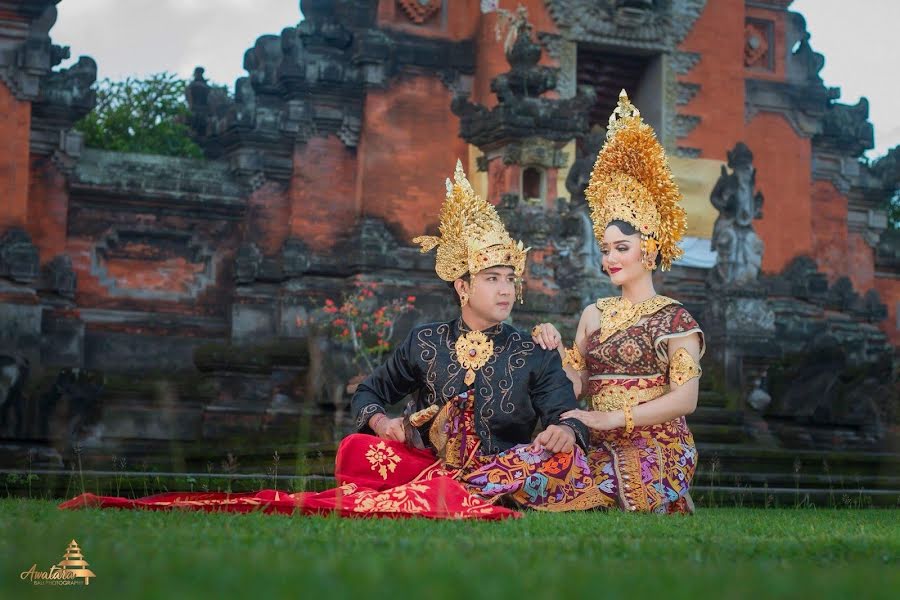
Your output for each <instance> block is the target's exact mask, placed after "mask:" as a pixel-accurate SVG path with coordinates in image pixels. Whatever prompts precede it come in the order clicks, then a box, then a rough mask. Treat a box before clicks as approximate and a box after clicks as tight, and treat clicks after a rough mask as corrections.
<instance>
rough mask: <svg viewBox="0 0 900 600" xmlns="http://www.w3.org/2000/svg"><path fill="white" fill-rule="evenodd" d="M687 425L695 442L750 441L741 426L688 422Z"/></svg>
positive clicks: (730, 442) (734, 442) (724, 442)
mask: <svg viewBox="0 0 900 600" xmlns="http://www.w3.org/2000/svg"><path fill="white" fill-rule="evenodd" d="M688 427H690V429H691V433H693V434H694V441H695V442H696V443H697V444H703V443H709V444H741V443H746V442H749V441H750V436H749V435H748V434H747V432H745V431H744V429H743V428H742V427H736V426H734V425H723V424H717V423H703V422H701V423H693V422H689V423H688Z"/></svg>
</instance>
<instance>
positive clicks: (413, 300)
mask: <svg viewBox="0 0 900 600" xmlns="http://www.w3.org/2000/svg"><path fill="white" fill-rule="evenodd" d="M406 301H407V302H409V303H410V304H412V303H413V302H415V301H416V297H415V296H407V297H406Z"/></svg>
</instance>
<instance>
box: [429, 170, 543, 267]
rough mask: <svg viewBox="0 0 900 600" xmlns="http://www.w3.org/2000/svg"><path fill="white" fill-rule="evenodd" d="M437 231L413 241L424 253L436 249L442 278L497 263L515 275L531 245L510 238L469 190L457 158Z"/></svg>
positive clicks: (490, 207) (495, 216)
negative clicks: (512, 271) (436, 233)
mask: <svg viewBox="0 0 900 600" xmlns="http://www.w3.org/2000/svg"><path fill="white" fill-rule="evenodd" d="M439 230H440V236H430V235H423V236H419V237H417V238H414V239H413V243H415V244H419V245H420V246H421V247H422V252H423V253H425V252H429V251H431V250H433V249H434V248H437V258H436V259H435V271H437V274H438V277H440V278H441V279H443V280H444V281H455V280H456V279H459V278H460V277H462V276H463V275H465V274H466V273H470V274H472V275H475V274H476V273H478V272H480V271H483V270H484V269H487V268H489V267H495V266H500V265H504V266H509V267H512V268H513V270H514V271H515V274H516V276H517V277H521V276H522V274H523V273H524V272H525V257H526V254H527V253H528V250H530V248H525V247H524V246H523V245H522V242H521V241H520V242H515V241H513V239H512V238H511V237H510V235H509V233H508V232H507V231H506V227H504V225H503V222H502V221H501V220H500V216H499V215H498V214H497V211H496V210H495V209H494V206H493V205H492V204H491V203H490V202H487V201H486V200H484V199H483V198H481V196H479V195H478V194H476V193H475V190H473V189H472V184H470V183H469V180H468V179H466V174H465V172H464V171H463V168H462V162H461V161H459V160H457V161H456V171H455V172H454V174H453V182H451V181H450V180H449V179H448V180H447V198H446V200H445V201H444V205H443V207H441V215H440V226H439Z"/></svg>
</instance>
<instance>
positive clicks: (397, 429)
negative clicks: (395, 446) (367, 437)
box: [369, 413, 406, 442]
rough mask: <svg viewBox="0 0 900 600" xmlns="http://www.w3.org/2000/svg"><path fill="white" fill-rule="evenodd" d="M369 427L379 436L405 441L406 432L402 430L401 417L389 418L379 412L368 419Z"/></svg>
mask: <svg viewBox="0 0 900 600" xmlns="http://www.w3.org/2000/svg"><path fill="white" fill-rule="evenodd" d="M369 427H370V428H371V429H372V431H374V432H375V435H377V436H378V437H380V438H384V439H386V440H394V441H395V442H405V441H406V432H405V431H403V417H397V418H396V419H389V418H388V417H387V416H386V415H384V414H381V413H379V414H377V415H375V416H373V417H372V418H371V419H369Z"/></svg>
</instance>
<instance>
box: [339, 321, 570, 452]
mask: <svg viewBox="0 0 900 600" xmlns="http://www.w3.org/2000/svg"><path fill="white" fill-rule="evenodd" d="M467 331H469V329H468V328H467V327H466V326H465V324H464V323H463V322H462V319H461V318H459V319H456V320H455V321H450V322H448V323H430V324H427V325H419V326H417V327H414V328H413V330H412V331H411V332H410V334H409V336H408V337H407V338H406V340H405V341H404V342H403V343H402V344H401V345H400V346H399V347H397V349H396V350H395V351H394V353H393V354H392V355H391V357H390V358H389V359H388V360H387V361H385V363H384V364H382V365H381V366H379V367H378V368H377V369H375V371H374V372H373V373H372V374H371V375H370V376H369V377H368V378H366V380H365V381H363V382H362V383H361V384H360V385H359V387H358V388H357V391H356V394H355V395H354V396H353V400H352V402H351V408H352V411H353V414H354V415H356V424H357V430H358V431H362V432H371V430H370V429H369V427H368V422H369V419H370V418H371V417H372V415H374V414H376V413H383V412H385V410H384V407H385V406H386V405H388V404H395V403H397V402H400V401H401V400H402V399H403V398H404V397H406V396H407V395H409V394H415V396H414V398H415V399H414V402H415V406H414V407H413V410H422V409H423V408H427V407H428V406H431V405H433V404H438V405H443V404H444V403H445V402H447V400H449V399H452V398H454V397H456V396H457V395H458V394H460V393H462V392H464V391H466V385H465V383H464V382H463V378H464V377H465V369H463V368H462V367H461V366H460V365H459V363H458V362H457V361H456V352H455V351H454V345H455V343H456V340H457V338H458V337H459V336H460V335H461V334H465V333H466V332H467ZM484 333H485V334H486V335H487V336H488V337H489V338H491V339H493V341H494V354H493V356H492V357H491V358H490V359H489V360H488V362H487V364H485V365H484V366H483V367H482V368H481V369H479V370H478V371H476V373H475V381H474V383H473V384H472V385H471V386H469V387H470V388H471V389H474V390H475V407H474V411H475V428H476V431H477V433H478V437H479V438H480V439H481V447H482V452H484V453H485V454H498V453H500V452H502V451H504V450H507V449H509V448H511V447H512V446H515V445H517V444H527V443H529V442H531V438H532V434H533V433H534V430H535V426H536V425H537V421H538V418H540V420H541V425H542V426H543V427H544V428H546V427H547V426H548V425H560V424H564V425H568V426H569V427H571V428H572V429H573V430H574V431H575V439H576V441H577V442H578V445H579V446H581V447H582V448H584V449H587V441H588V430H587V427H586V426H585V425H584V424H583V423H582V422H581V421H578V420H575V419H560V415H561V414H562V413H564V412H566V411H567V410H572V409H574V408H577V404H576V399H575V392H574V390H573V389H572V383H571V382H570V381H569V379H568V377H566V373H565V371H563V368H562V362H561V361H560V358H559V353H558V352H557V351H555V350H553V351H551V350H543V349H542V348H541V347H540V346H538V345H537V344H535V343H534V342H533V341H532V339H531V336H530V335H527V334H525V333H523V332H521V331H519V330H518V329H515V328H514V327H511V326H509V325H506V324H503V323H501V324H499V325H496V326H494V327H491V328H489V329H486V330H484ZM428 426H429V425H426V426H424V427H423V428H422V431H421V433H423V439H426V440H427V439H428V437H427V429H428Z"/></svg>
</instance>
